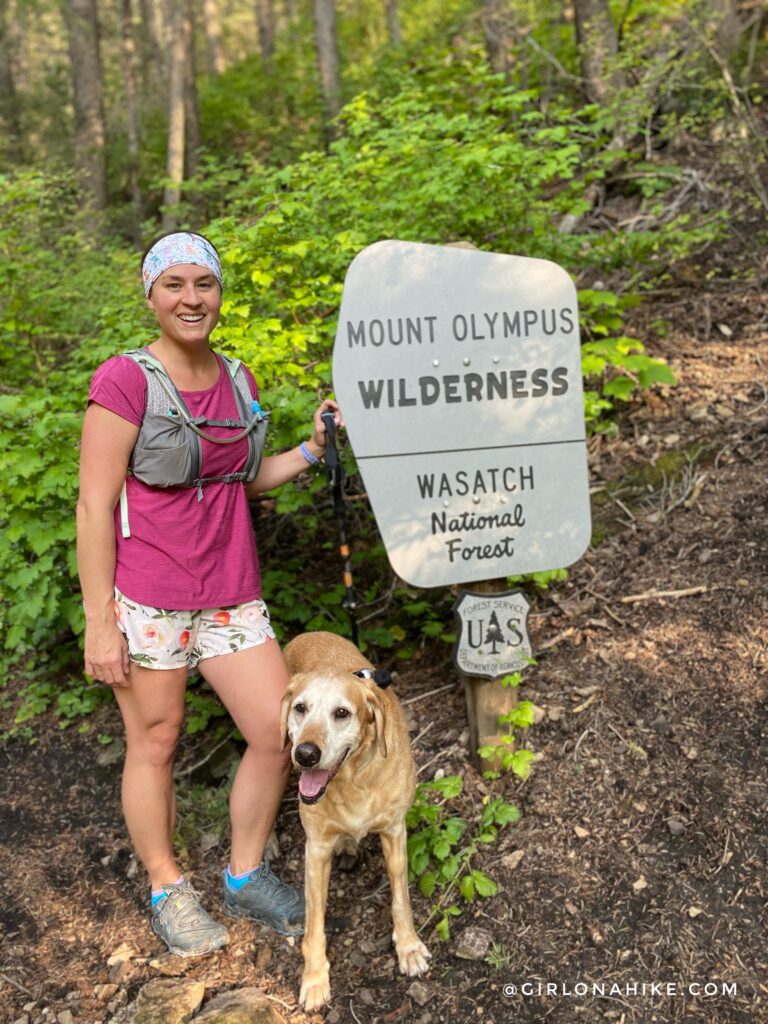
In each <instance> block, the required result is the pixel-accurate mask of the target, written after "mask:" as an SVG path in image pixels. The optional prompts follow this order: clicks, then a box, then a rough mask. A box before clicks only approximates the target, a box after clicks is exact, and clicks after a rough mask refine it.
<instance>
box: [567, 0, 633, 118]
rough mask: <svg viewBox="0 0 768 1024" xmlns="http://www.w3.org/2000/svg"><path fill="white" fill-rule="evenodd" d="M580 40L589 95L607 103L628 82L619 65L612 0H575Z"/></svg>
mask: <svg viewBox="0 0 768 1024" xmlns="http://www.w3.org/2000/svg"><path fill="white" fill-rule="evenodd" d="M573 9H574V14H575V16H576V40H577V42H578V46H579V55H580V58H581V73H582V76H583V78H584V82H585V89H586V93H587V96H588V98H589V99H590V100H591V101H592V102H593V103H606V102H607V101H608V100H609V99H610V98H611V96H612V95H613V94H614V93H615V91H616V90H617V89H620V88H622V87H623V86H624V85H625V84H626V83H625V81H624V76H623V75H622V73H621V72H620V71H619V69H618V67H617V66H616V63H617V62H616V58H617V56H618V52H619V44H618V39H617V37H616V28H615V27H614V24H613V21H612V19H611V11H610V8H609V7H608V0H574V3H573Z"/></svg>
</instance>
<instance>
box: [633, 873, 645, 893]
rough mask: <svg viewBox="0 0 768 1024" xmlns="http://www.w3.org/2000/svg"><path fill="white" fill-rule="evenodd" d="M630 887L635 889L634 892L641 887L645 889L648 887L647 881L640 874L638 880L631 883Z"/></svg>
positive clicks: (639, 890) (640, 889) (641, 889)
mask: <svg viewBox="0 0 768 1024" xmlns="http://www.w3.org/2000/svg"><path fill="white" fill-rule="evenodd" d="M632 888H633V889H634V890H635V892H642V891H643V889H647V888H648V883H647V882H646V880H645V879H644V878H643V876H642V875H640V877H639V878H638V880H637V881H636V882H633V883H632Z"/></svg>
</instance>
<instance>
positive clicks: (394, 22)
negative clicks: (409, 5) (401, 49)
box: [386, 0, 403, 46]
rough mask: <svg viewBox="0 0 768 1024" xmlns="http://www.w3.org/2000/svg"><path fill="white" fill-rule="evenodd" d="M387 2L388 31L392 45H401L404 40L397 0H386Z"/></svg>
mask: <svg viewBox="0 0 768 1024" xmlns="http://www.w3.org/2000/svg"><path fill="white" fill-rule="evenodd" d="M386 3H387V33H388V35H389V41H390V43H391V44H392V46H400V44H401V43H402V41H403V33H402V31H401V30H400V17H399V15H398V11H397V0H386Z"/></svg>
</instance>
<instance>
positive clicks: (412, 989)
mask: <svg viewBox="0 0 768 1024" xmlns="http://www.w3.org/2000/svg"><path fill="white" fill-rule="evenodd" d="M408 995H409V996H410V997H411V999H412V1000H413V1001H414V1003H418V1004H419V1006H426V1005H427V1003H428V1002H429V999H430V991H429V989H428V988H427V986H426V985H425V984H424V982H423V981H414V982H413V983H412V984H411V985H409V986H408Z"/></svg>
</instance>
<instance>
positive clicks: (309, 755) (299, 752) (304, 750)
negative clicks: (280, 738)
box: [295, 743, 322, 768]
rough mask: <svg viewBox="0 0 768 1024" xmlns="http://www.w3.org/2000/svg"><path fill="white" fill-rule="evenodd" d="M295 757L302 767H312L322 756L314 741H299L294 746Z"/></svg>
mask: <svg viewBox="0 0 768 1024" xmlns="http://www.w3.org/2000/svg"><path fill="white" fill-rule="evenodd" d="M295 757H296V760H297V762H298V763H299V764H300V765H301V767H302V768H312V767H313V766H314V765H316V764H317V762H318V761H319V760H320V758H321V757H322V751H321V750H320V747H318V746H317V745H316V744H314V743H300V744H299V745H298V747H296V754H295Z"/></svg>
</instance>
